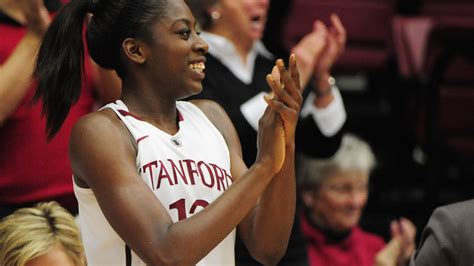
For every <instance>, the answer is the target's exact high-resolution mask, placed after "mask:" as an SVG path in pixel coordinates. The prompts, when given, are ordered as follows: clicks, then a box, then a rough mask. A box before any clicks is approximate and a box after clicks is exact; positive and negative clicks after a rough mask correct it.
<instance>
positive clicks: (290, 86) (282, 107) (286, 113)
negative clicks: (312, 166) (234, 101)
mask: <svg viewBox="0 0 474 266" xmlns="http://www.w3.org/2000/svg"><path fill="white" fill-rule="evenodd" d="M289 62H290V63H289V64H290V66H289V69H288V70H287V69H286V67H285V65H284V63H283V60H281V59H278V60H277V62H276V66H275V67H276V69H278V71H277V72H278V73H275V72H276V71H273V73H272V74H268V75H267V83H268V85H269V86H270V88H271V89H272V93H271V95H272V96H266V97H265V101H266V102H267V103H268V107H267V109H266V110H265V113H264V115H263V116H262V118H261V119H260V122H259V134H258V147H259V155H258V157H259V158H261V157H262V156H268V157H267V159H269V160H270V161H271V163H272V164H273V172H274V173H276V172H278V171H279V170H280V168H281V166H282V165H283V162H284V159H285V149H286V147H287V145H294V139H295V130H296V124H297V122H298V116H299V112H300V109H301V105H302V103H303V97H302V95H301V85H300V78H299V72H298V68H297V66H296V56H295V55H294V54H292V55H291V56H290V60H289ZM274 69H275V68H274ZM280 78H281V82H280Z"/></svg>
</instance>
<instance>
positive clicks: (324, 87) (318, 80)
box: [314, 72, 336, 97]
mask: <svg viewBox="0 0 474 266" xmlns="http://www.w3.org/2000/svg"><path fill="white" fill-rule="evenodd" d="M314 84H315V88H314V93H315V94H316V96H318V97H323V96H326V95H327V94H330V93H331V89H332V87H333V86H335V84H336V83H335V80H334V78H333V77H332V76H331V75H330V74H329V73H328V72H325V73H323V74H319V75H317V76H315V79H314Z"/></svg>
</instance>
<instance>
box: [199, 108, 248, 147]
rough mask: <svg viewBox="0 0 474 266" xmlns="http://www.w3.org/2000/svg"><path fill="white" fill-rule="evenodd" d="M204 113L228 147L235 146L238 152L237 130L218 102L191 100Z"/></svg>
mask: <svg viewBox="0 0 474 266" xmlns="http://www.w3.org/2000/svg"><path fill="white" fill-rule="evenodd" d="M190 102H191V103H193V104H194V105H196V106H197V107H198V108H199V109H201V111H202V112H203V113H204V114H205V115H206V117H207V118H208V119H209V120H210V121H211V122H212V123H213V124H214V126H215V127H216V128H217V129H218V130H219V131H220V132H221V134H222V136H224V139H225V141H226V143H227V146H228V147H229V148H230V149H233V148H235V149H236V151H238V153H239V154H241V152H240V141H239V136H238V134H237V131H236V130H235V127H234V125H233V124H232V120H230V118H229V116H228V115H227V113H226V111H225V110H224V108H222V106H220V105H219V104H218V103H216V102H214V101H211V100H202V99H200V100H191V101H190Z"/></svg>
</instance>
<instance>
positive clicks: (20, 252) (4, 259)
mask: <svg viewBox="0 0 474 266" xmlns="http://www.w3.org/2000/svg"><path fill="white" fill-rule="evenodd" d="M56 244H61V245H62V246H63V247H64V250H65V251H66V254H67V255H68V257H69V258H70V259H71V260H72V261H73V262H74V264H75V265H85V259H84V249H83V246H82V241H81V238H80V232H79V229H78V227H77V225H76V222H75V220H74V217H73V216H72V215H71V214H70V213H69V212H68V211H67V210H66V209H64V208H63V207H61V206H60V205H59V204H58V203H56V202H54V201H52V202H47V203H39V204H37V205H36V206H34V207H32V208H22V209H18V210H17V211H15V212H14V213H13V214H11V215H9V216H7V217H5V218H4V219H3V220H2V221H1V223H0V265H3V266H9V265H12V266H13V265H15V266H23V265H25V264H26V263H27V262H28V261H30V260H32V259H34V258H36V257H39V256H41V255H44V254H46V253H47V252H48V251H50V250H51V249H52V248H53V247H54V246H55V245H56Z"/></svg>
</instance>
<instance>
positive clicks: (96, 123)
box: [69, 109, 135, 187]
mask: <svg viewBox="0 0 474 266" xmlns="http://www.w3.org/2000/svg"><path fill="white" fill-rule="evenodd" d="M134 154H135V148H134V146H133V143H132V142H131V138H130V136H129V133H128V131H127V129H126V128H125V126H124V125H123V124H122V122H121V120H120V119H119V118H118V117H117V116H116V114H115V113H114V111H112V110H111V109H104V110H101V111H98V112H94V113H91V114H88V115H86V116H84V117H82V118H81V119H80V120H79V121H78V122H77V123H76V124H75V125H74V128H73V129H72V133H71V139H70V143H69V157H70V159H71V164H72V169H73V172H74V177H75V181H76V182H77V183H78V184H80V185H82V187H88V186H89V185H90V184H91V180H90V179H91V178H92V177H94V176H99V175H97V174H96V173H95V172H94V171H93V169H100V168H101V167H103V166H104V165H117V167H118V166H121V165H123V164H117V163H116V162H115V161H116V160H122V162H123V161H130V162H131V164H132V165H133V158H134ZM117 167H116V168H117ZM88 184H89V185H88Z"/></svg>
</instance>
